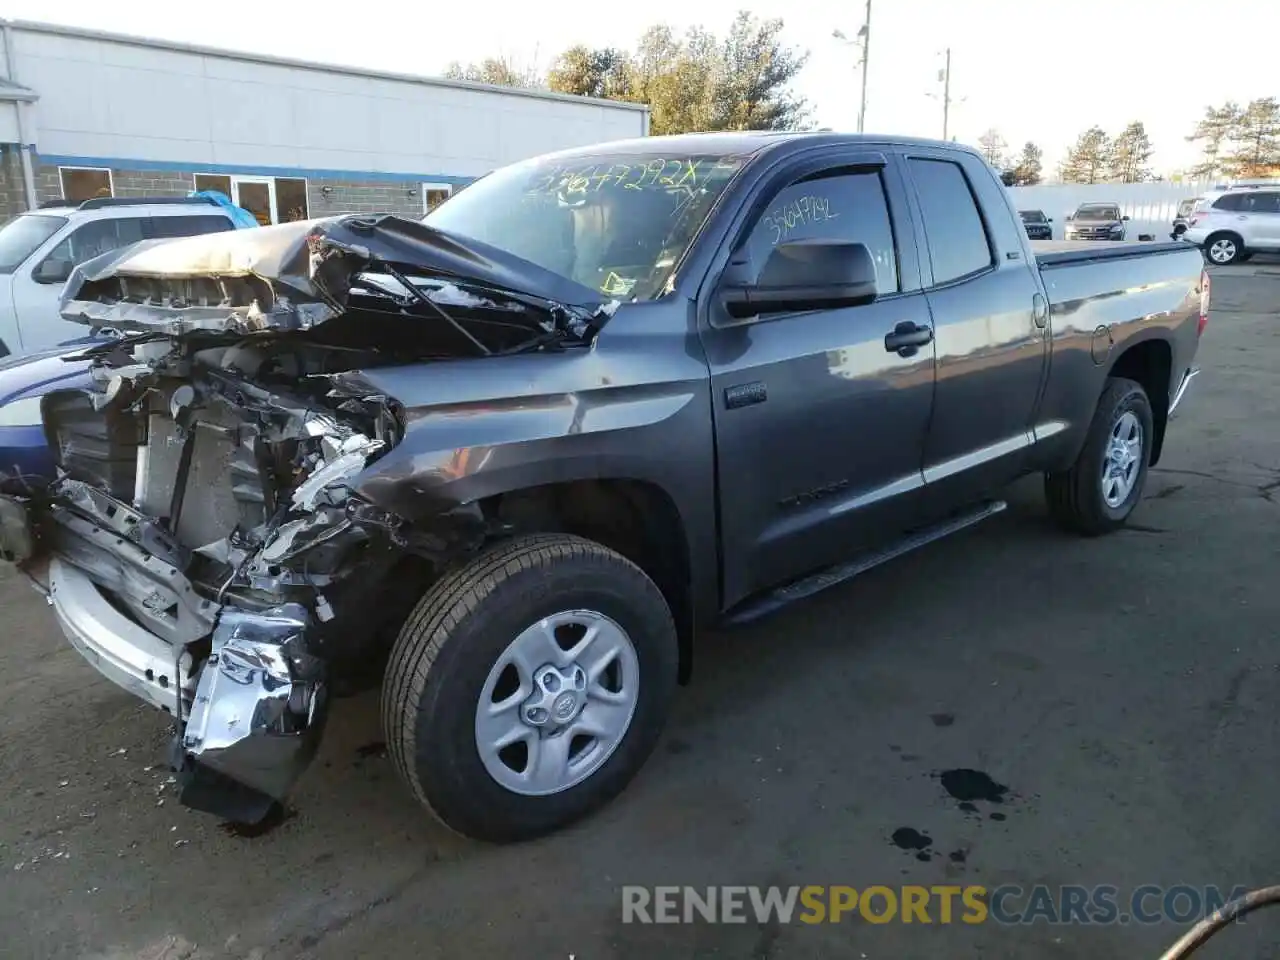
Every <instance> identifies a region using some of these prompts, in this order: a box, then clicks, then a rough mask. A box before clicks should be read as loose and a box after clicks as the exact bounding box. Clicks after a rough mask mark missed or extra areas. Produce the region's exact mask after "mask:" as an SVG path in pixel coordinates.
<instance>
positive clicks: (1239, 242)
mask: <svg viewBox="0 0 1280 960" xmlns="http://www.w3.org/2000/svg"><path fill="white" fill-rule="evenodd" d="M1219 237H1230V238H1231V239H1232V240H1234V241H1235V242H1236V246H1237V247H1239V248H1240V249H1241V250H1243V249H1244V237H1242V236H1240V234H1238V233H1236V232H1235V231H1234V230H1215V231H1213V233H1211V234H1209V235H1208V236H1207V237H1205V238H1204V245H1205V246H1206V247H1207V246H1209V245H1210V244H1212V243H1213V241H1215V240H1217V239H1218V238H1219Z"/></svg>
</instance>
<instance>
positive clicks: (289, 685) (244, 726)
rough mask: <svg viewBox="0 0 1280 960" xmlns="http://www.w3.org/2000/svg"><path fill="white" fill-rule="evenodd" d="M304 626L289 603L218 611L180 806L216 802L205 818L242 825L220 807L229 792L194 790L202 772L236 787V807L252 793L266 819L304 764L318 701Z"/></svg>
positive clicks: (315, 734)
mask: <svg viewBox="0 0 1280 960" xmlns="http://www.w3.org/2000/svg"><path fill="white" fill-rule="evenodd" d="M310 626H311V620H310V618H309V616H308V614H307V612H306V610H305V609H304V608H303V607H302V606H301V605H299V604H296V603H289V604H283V605H281V606H278V607H274V608H272V609H270V610H264V611H261V612H252V611H248V610H241V609H237V608H235V607H226V608H224V609H223V611H222V613H221V615H220V616H219V618H218V623H217V626H216V627H215V628H214V631H213V640H212V649H211V652H210V655H209V659H208V662H207V663H206V665H205V668H204V669H203V670H202V671H201V673H200V680H199V682H198V684H197V686H196V696H195V702H194V703H193V704H192V707H191V713H190V716H189V717H188V718H187V725H186V729H185V731H184V733H183V736H182V740H181V749H182V752H183V753H184V757H183V763H182V768H183V770H184V772H185V773H186V777H185V778H184V780H185V782H184V786H183V794H184V795H183V798H182V799H183V802H184V803H187V804H188V805H190V806H197V807H200V808H206V809H207V808H208V806H209V805H210V803H211V802H215V801H216V802H217V803H218V804H219V805H220V806H219V809H216V810H212V811H211V812H214V813H219V814H221V815H223V816H233V815H238V816H240V817H245V814H244V811H231V810H228V809H226V807H225V804H226V803H227V802H228V797H229V796H234V794H229V793H228V792H227V791H226V790H223V791H210V790H208V789H201V788H202V787H205V788H207V787H208V781H209V779H210V778H209V777H208V776H204V777H201V776H200V771H201V769H202V768H203V769H204V770H206V771H212V772H213V773H214V774H216V775H217V778H219V779H222V778H225V779H226V780H230V781H232V782H234V783H236V784H239V785H240V787H241V788H243V789H242V790H241V791H240V792H239V793H240V795H241V800H252V799H253V797H254V795H256V797H257V799H258V801H259V804H258V806H260V808H261V812H262V813H263V814H265V812H266V809H267V808H268V807H269V806H270V804H271V803H272V802H276V801H279V800H281V799H283V798H284V796H285V795H286V794H287V793H288V790H289V788H290V787H291V786H292V785H293V783H294V781H295V780H297V778H298V777H299V776H300V775H301V774H302V771H303V770H305V769H306V767H307V765H308V764H309V763H310V762H311V759H312V757H313V756H314V755H315V751H316V747H317V746H318V744H319V737H320V732H321V730H322V727H323V722H324V717H325V712H326V706H327V703H326V701H327V694H326V688H325V679H324V662H323V661H322V660H320V659H319V658H318V657H316V656H314V655H313V654H312V653H311V651H310V649H309V646H308V643H307V631H308V629H309V628H310ZM202 800H203V801H204V802H201V801H202ZM251 805H252V804H251ZM246 819H247V820H248V822H252V820H253V818H252V817H251V816H249V817H246Z"/></svg>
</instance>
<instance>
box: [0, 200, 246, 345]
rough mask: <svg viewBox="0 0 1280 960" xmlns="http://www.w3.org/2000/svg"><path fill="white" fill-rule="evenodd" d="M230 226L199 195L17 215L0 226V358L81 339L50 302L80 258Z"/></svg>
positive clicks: (221, 209) (221, 211)
mask: <svg viewBox="0 0 1280 960" xmlns="http://www.w3.org/2000/svg"><path fill="white" fill-rule="evenodd" d="M236 228H237V226H236V221H235V219H234V216H233V212H232V211H229V210H227V209H226V208H225V206H224V205H222V204H219V203H218V202H216V201H215V200H213V199H211V198H209V197H206V196H194V197H157V198H146V197H143V198H137V199H131V198H124V197H100V198H97V199H94V200H86V201H84V202H83V203H80V204H61V203H58V204H47V205H45V206H43V207H41V208H40V209H38V210H33V211H30V212H28V213H23V214H19V215H18V216H16V217H14V218H13V219H11V220H9V221H8V222H7V223H5V224H4V226H3V227H0V356H5V355H9V354H27V353H34V352H36V351H39V350H43V349H44V348H46V347H51V346H54V345H56V344H59V343H62V342H63V341H66V340H71V339H74V338H77V337H83V336H84V335H85V329H84V327H83V326H79V325H77V324H74V323H70V322H68V321H66V320H63V319H62V318H61V317H60V316H58V297H59V295H60V294H61V293H62V286H63V284H64V283H66V281H67V278H68V277H70V276H71V271H72V270H73V269H74V268H75V267H77V266H78V265H79V264H81V263H84V262H85V261H86V260H91V259H92V258H94V257H96V256H98V255H100V254H103V253H106V252H108V251H111V250H115V249H117V248H119V247H122V246H126V245H128V244H131V243H136V242H138V241H140V240H152V239H157V238H164V237H185V236H191V235H193V234H201V233H215V232H220V231H224V230H234V229H236Z"/></svg>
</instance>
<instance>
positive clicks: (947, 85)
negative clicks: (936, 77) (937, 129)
mask: <svg viewBox="0 0 1280 960" xmlns="http://www.w3.org/2000/svg"><path fill="white" fill-rule="evenodd" d="M940 79H941V80H942V139H943V140H945V139H947V123H948V121H949V120H950V119H951V48H950V47H947V65H946V67H944V68H943V70H942V76H941V78H940Z"/></svg>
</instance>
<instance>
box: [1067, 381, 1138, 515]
mask: <svg viewBox="0 0 1280 960" xmlns="http://www.w3.org/2000/svg"><path fill="white" fill-rule="evenodd" d="M1154 436H1155V430H1154V418H1153V417H1152V414H1151V401H1150V400H1148V399H1147V393H1146V391H1145V390H1143V388H1142V385H1141V384H1138V383H1135V382H1134V381H1133V380H1125V379H1123V378H1121V377H1115V378H1113V379H1111V380H1109V381H1108V383H1107V388H1106V390H1104V391H1103V394H1102V399H1101V400H1099V401H1098V408H1097V410H1096V411H1095V412H1094V415H1093V421H1092V423H1090V425H1089V433H1088V436H1087V437H1086V438H1085V442H1084V447H1083V448H1082V449H1081V450H1080V455H1079V456H1078V457H1077V458H1076V462H1075V463H1074V464H1072V465H1071V468H1070V469H1068V470H1066V471H1064V472H1062V473H1048V474H1045V496H1046V498H1047V500H1048V503H1049V513H1050V514H1051V515H1052V516H1053V518H1054V519H1055V520H1057V521H1058V523H1060V524H1061V525H1062V526H1064V527H1065V528H1067V529H1068V530H1071V531H1073V532H1075V533H1081V534H1084V535H1085V536H1098V535H1099V534H1104V533H1110V532H1111V531H1113V530H1116V529H1119V528H1120V527H1122V526H1124V523H1125V521H1127V520H1128V519H1129V515H1130V514H1131V513H1133V510H1134V508H1135V507H1136V506H1137V505H1138V501H1139V500H1140V499H1141V498H1142V488H1143V486H1144V485H1145V484H1146V480H1147V466H1148V463H1149V461H1150V459H1151V442H1152V439H1153V438H1154Z"/></svg>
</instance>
